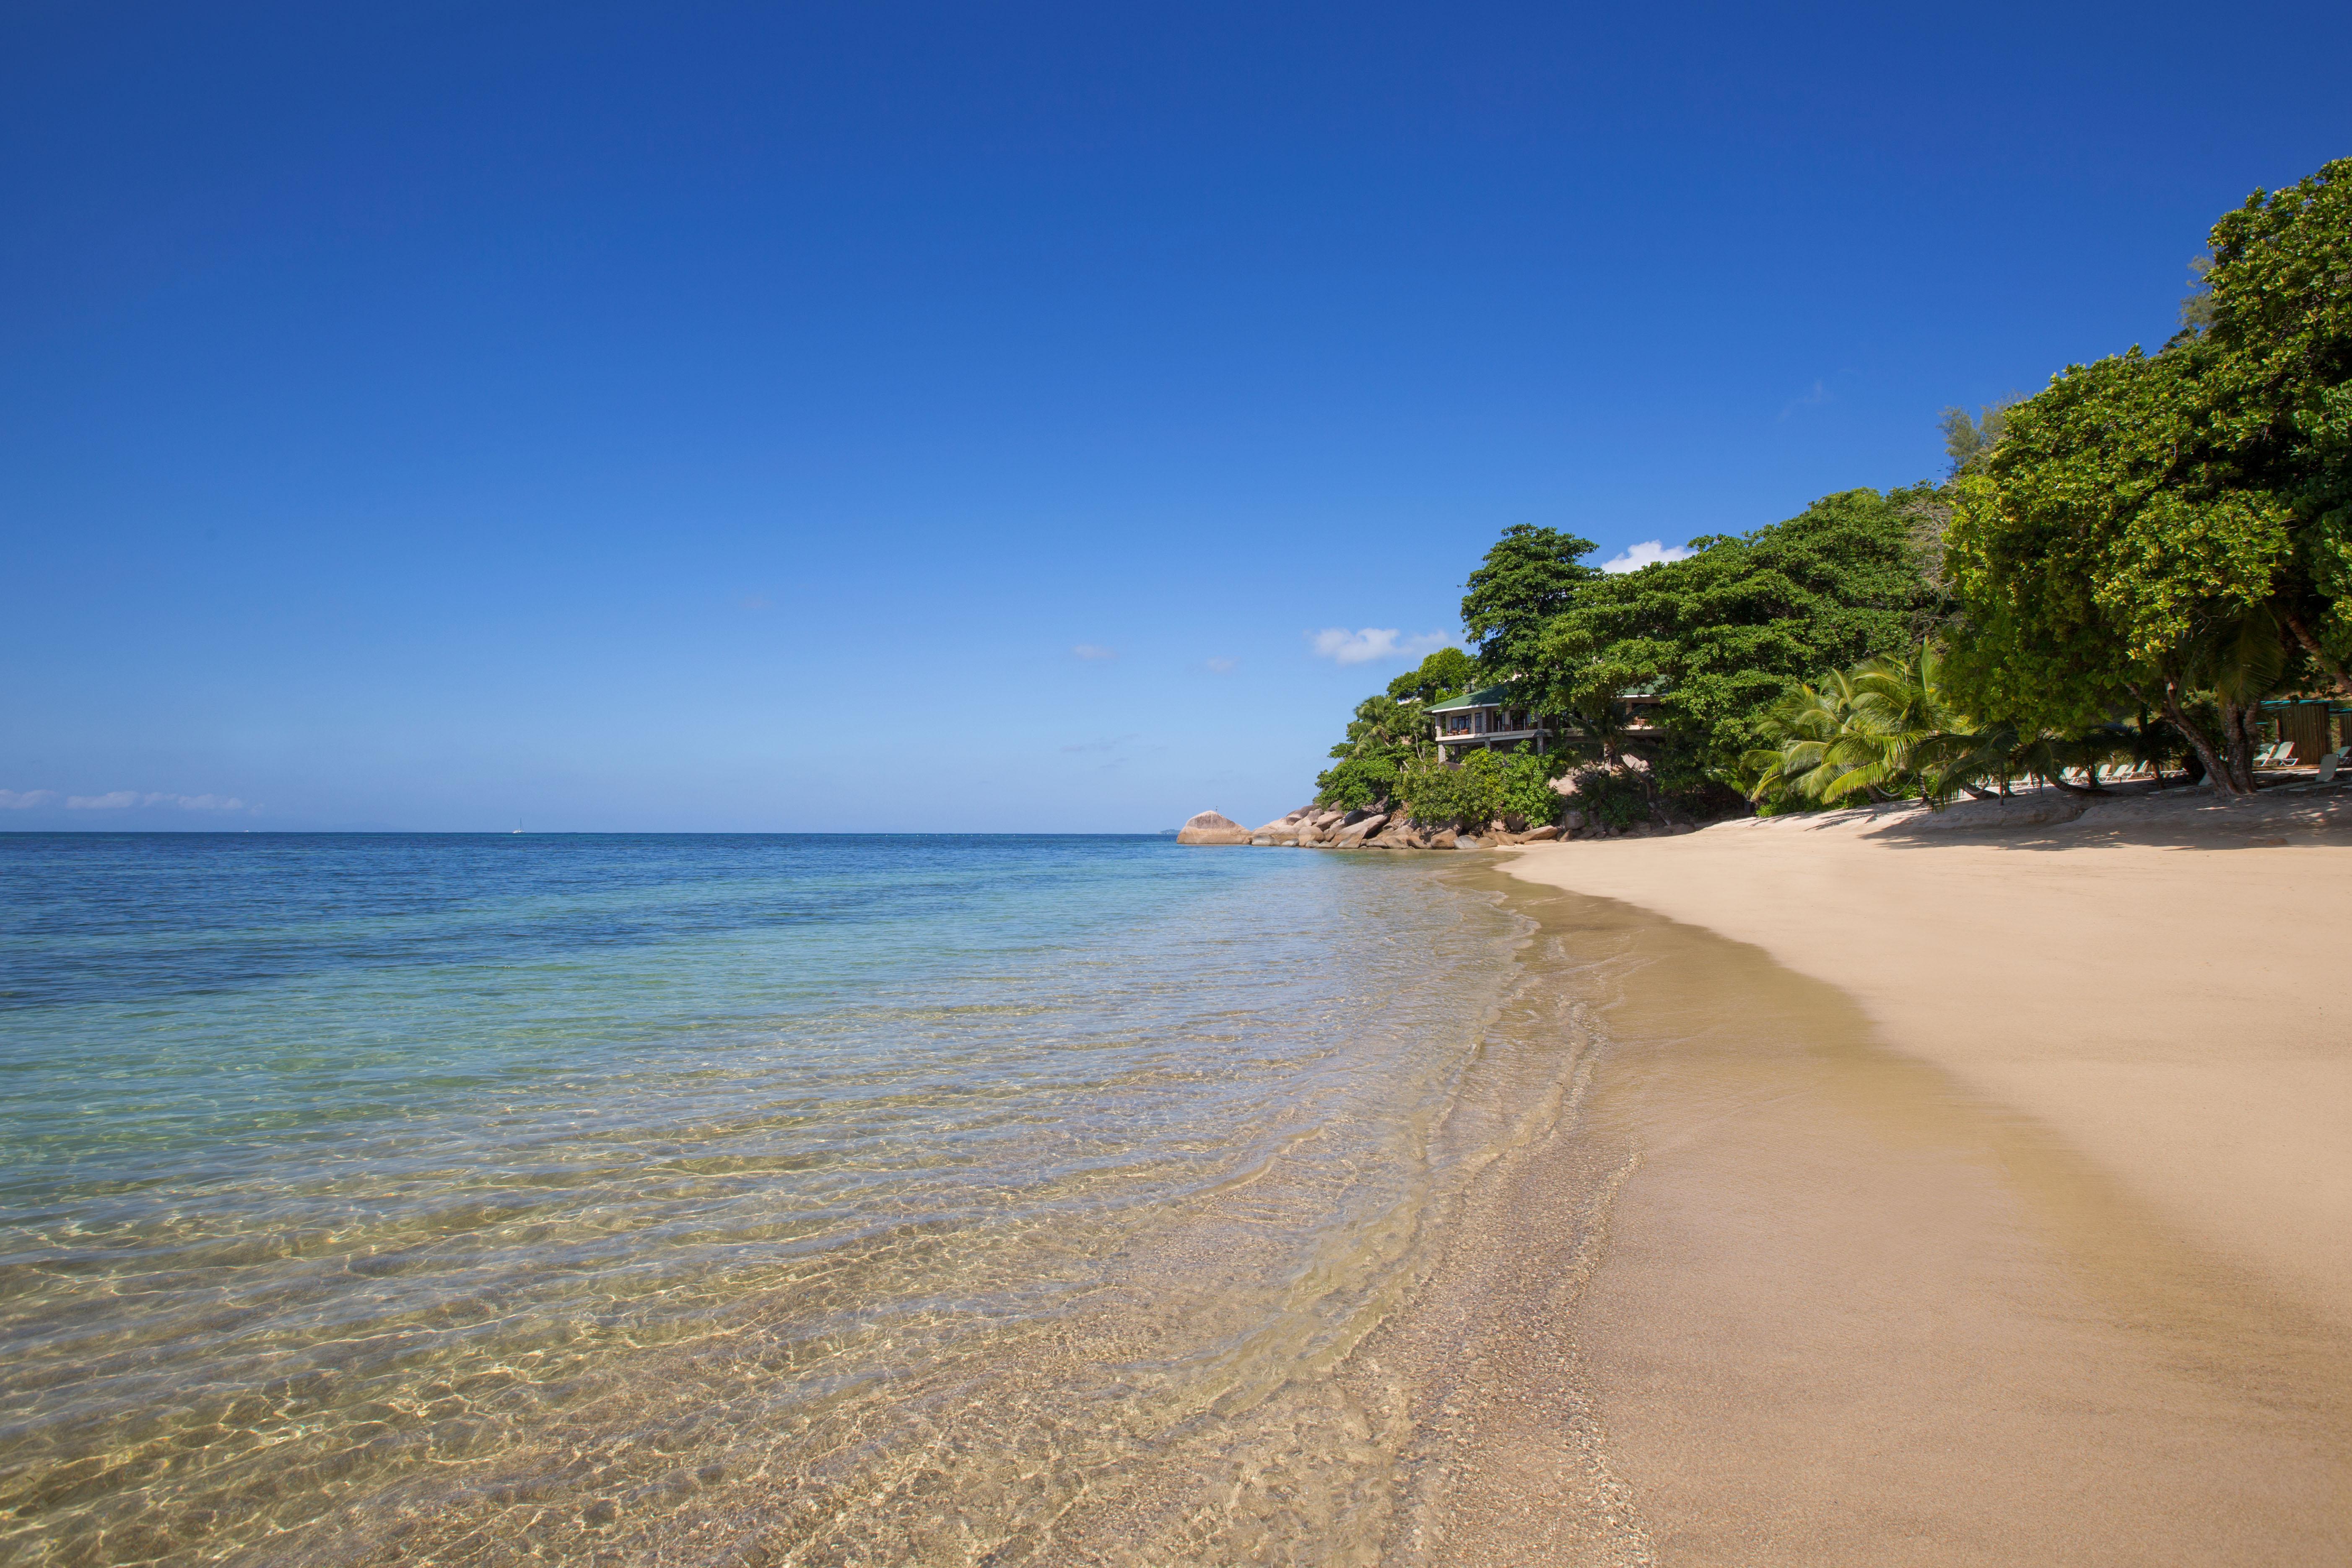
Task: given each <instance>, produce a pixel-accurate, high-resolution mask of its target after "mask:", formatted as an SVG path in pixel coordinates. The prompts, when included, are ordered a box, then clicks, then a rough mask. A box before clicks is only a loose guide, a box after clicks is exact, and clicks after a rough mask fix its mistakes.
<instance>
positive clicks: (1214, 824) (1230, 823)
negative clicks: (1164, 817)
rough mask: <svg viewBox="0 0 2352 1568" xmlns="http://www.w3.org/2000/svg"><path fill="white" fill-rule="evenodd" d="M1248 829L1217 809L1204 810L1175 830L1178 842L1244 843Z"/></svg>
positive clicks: (1247, 839)
mask: <svg viewBox="0 0 2352 1568" xmlns="http://www.w3.org/2000/svg"><path fill="white" fill-rule="evenodd" d="M1249 841H1250V830H1249V829H1248V828H1246V827H1244V826H1242V825H1241V824H1240V823H1238V822H1235V821H1234V819H1233V818H1232V817H1230V816H1226V815H1224V813H1223V812H1219V811H1204V812H1202V813H1201V814H1200V815H1199V816H1194V817H1192V818H1190V819H1188V820H1187V821H1186V822H1185V824H1184V826H1182V827H1181V828H1179V829H1177V831H1176V842H1177V843H1179V844H1246V843H1248V842H1249Z"/></svg>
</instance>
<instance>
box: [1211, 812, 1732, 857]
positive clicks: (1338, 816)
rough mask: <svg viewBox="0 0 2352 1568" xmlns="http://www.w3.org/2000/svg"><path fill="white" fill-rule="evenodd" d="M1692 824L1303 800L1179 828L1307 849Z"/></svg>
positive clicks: (1536, 840)
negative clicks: (1426, 818) (1483, 819)
mask: <svg viewBox="0 0 2352 1568" xmlns="http://www.w3.org/2000/svg"><path fill="white" fill-rule="evenodd" d="M1696 830H1697V826H1696V824H1693V823H1675V824H1663V823H1659V824H1654V823H1647V822H1637V823H1634V824H1633V825H1631V826H1622V827H1619V826H1611V825H1610V824H1608V823H1605V822H1601V821H1600V820H1598V819H1597V817H1593V816H1588V815H1587V814H1586V813H1585V812H1582V811H1580V810H1577V809H1575V808H1573V807H1570V809H1569V810H1567V811H1566V812H1564V813H1562V814H1561V816H1560V820H1559V822H1557V823H1549V822H1547V823H1538V824H1529V823H1528V822H1527V821H1526V820H1524V819H1519V818H1513V817H1508V816H1504V817H1497V818H1496V819H1495V820H1494V821H1493V822H1491V823H1489V824H1488V825H1487V826H1486V830H1485V831H1483V832H1464V831H1462V830H1461V829H1459V828H1454V827H1445V826H1431V825H1429V824H1426V823H1419V822H1414V821H1412V819H1411V818H1409V817H1407V816H1405V815H1404V814H1402V813H1401V812H1382V811H1338V810H1319V811H1318V809H1316V808H1315V807H1313V806H1311V805H1302V806H1300V807H1299V808H1298V809H1297V810H1296V811H1292V812H1287V813H1285V814H1284V815H1283V816H1277V817H1276V818H1275V819H1274V820H1273V821H1272V822H1269V823H1267V824H1265V826H1262V827H1244V826H1242V825H1241V824H1240V823H1238V822H1235V821H1234V819H1233V818H1232V817H1230V816H1224V815H1223V813H1221V812H1214V811H1204V812H1202V813H1200V814H1199V815H1198V816H1193V817H1192V818H1191V819H1190V820H1188V821H1187V822H1186V823H1185V824H1184V826H1182V827H1181V828H1180V829H1178V830H1177V834H1176V842H1177V843H1179V844H1199V845H1223V844H1236V845H1238V844H1255V845H1259V846H1279V847H1284V848H1302V849H1498V848H1504V847H1508V846H1511V845H1514V844H1540V843H1544V842H1546V841H1547V840H1549V839H1554V838H1612V837H1646V836H1649V835H1651V834H1669V833H1692V832H1696Z"/></svg>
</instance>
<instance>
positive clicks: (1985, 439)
mask: <svg viewBox="0 0 2352 1568" xmlns="http://www.w3.org/2000/svg"><path fill="white" fill-rule="evenodd" d="M2023 400H2024V394H2022V393H2016V392H2012V393H2011V394H2009V395H2006V396H2004V397H2002V398H2000V400H1999V401H1997V402H1993V403H1988V404H1986V405H1984V406H1983V407H1981V408H1979V409H1978V410H1977V416H1976V417H1975V418H1973V419H1971V418H1969V411H1968V410H1967V409H1965V408H1947V409H1945V410H1944V412H1943V416H1942V417H1940V418H1939V419H1938V420H1937V425H1939V426H1941V427H1942V429H1943V432H1944V453H1945V455H1946V456H1947V457H1948V458H1951V459H1952V472H1953V473H1955V474H1958V473H1962V472H1965V471H1966V470H1968V469H1969V468H1974V467H1976V466H1977V464H1978V463H1979V461H1980V460H1981V459H1983V458H1986V457H1987V456H1989V455H1990V453H1991V451H1992V449H1993V448H1994V447H1997V446H1999V445H2000V433H2001V428H2002V426H2004V425H2006V424H2007V423H2008V419H2009V411H2010V409H2011V407H2013V406H2015V405H2017V404H2019V403H2021V402H2022V401H2023Z"/></svg>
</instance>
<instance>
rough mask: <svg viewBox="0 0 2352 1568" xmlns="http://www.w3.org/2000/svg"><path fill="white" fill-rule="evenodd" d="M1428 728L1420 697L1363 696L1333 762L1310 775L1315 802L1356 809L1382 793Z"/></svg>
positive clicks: (1425, 740) (1424, 743) (1424, 745)
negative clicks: (1408, 699)
mask: <svg viewBox="0 0 2352 1568" xmlns="http://www.w3.org/2000/svg"><path fill="white" fill-rule="evenodd" d="M1455 651H1456V652H1457V653H1458V652H1459V651H1460V650H1459V649H1456V650H1455ZM1432 733H1433V725H1432V723H1431V721H1430V718H1429V714H1428V711H1427V710H1426V708H1425V707H1424V706H1423V705H1422V704H1420V703H1417V702H1402V701H1399V700H1397V699H1395V698H1393V697H1387V696H1378V697H1367V698H1365V699H1364V700H1362V701H1361V702H1360V703H1358V704H1357V705H1356V712H1355V717H1353V718H1352V719H1350V720H1349V721H1348V735H1347V739H1345V740H1343V741H1341V742H1339V744H1338V745H1336V746H1334V747H1332V748H1331V756H1332V758H1333V760H1334V761H1333V765H1332V766H1331V767H1328V768H1327V769H1325V770H1324V771H1323V773H1321V774H1320V775H1319V776H1318V778H1317V779H1316V781H1315V790H1316V795H1315V799H1316V803H1317V804H1318V805H1323V806H1326V807H1329V808H1334V809H1337V810H1340V811H1361V810H1364V809H1365V808H1367V807H1369V806H1371V805H1377V804H1379V803H1380V802H1381V801H1383V800H1386V799H1388V798H1389V796H1390V795H1391V794H1392V793H1393V792H1394V790H1395V787H1396V781H1397V775H1398V773H1400V772H1401V771H1402V769H1404V768H1405V767H1406V766H1407V765H1409V764H1410V763H1412V760H1413V758H1414V757H1415V756H1417V755H1419V754H1420V753H1421V752H1423V751H1425V750H1427V749H1428V747H1429V742H1430V739H1431V736H1432Z"/></svg>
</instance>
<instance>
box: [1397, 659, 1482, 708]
mask: <svg viewBox="0 0 2352 1568" xmlns="http://www.w3.org/2000/svg"><path fill="white" fill-rule="evenodd" d="M1477 679H1478V667H1477V665H1476V664H1475V662H1473V661H1472V659H1471V658H1470V656H1469V655H1468V654H1466V653H1464V652H1463V651H1462V650H1461V649H1460V648H1458V647H1442V648H1439V649H1438V650H1437V651H1436V652H1435V653H1433V654H1431V655H1430V656H1429V657H1428V658H1424V659H1423V660H1422V661H1421V664H1420V666H1419V667H1418V668H1413V669H1408V670H1406V671H1405V672H1404V673H1403V674H1402V675H1400V676H1398V677H1397V678H1396V679H1394V680H1391V681H1390V682H1389V696H1390V697H1391V698H1392V699H1394V700H1396V701H1399V702H1405V701H1414V702H1422V703H1430V702H1443V701H1444V700H1446V699H1447V698H1449V697H1459V696H1461V695H1462V694H1463V693H1464V692H1465V691H1467V690H1469V689H1471V687H1472V686H1473V685H1474V684H1475V683H1476V681H1477Z"/></svg>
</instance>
